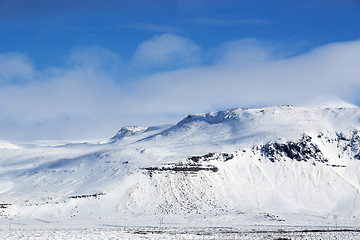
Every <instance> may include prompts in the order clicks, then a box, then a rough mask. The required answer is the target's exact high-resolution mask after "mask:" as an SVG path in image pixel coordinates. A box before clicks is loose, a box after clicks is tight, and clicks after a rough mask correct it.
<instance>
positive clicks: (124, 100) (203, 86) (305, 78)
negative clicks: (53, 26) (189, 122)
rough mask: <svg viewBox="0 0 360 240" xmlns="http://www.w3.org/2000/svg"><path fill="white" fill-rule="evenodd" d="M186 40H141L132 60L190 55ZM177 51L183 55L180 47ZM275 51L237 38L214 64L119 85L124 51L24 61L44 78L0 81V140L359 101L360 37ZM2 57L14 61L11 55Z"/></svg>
mask: <svg viewBox="0 0 360 240" xmlns="http://www.w3.org/2000/svg"><path fill="white" fill-rule="evenodd" d="M162 38H164V39H165V40H166V41H165V40H164V39H162ZM184 39H185V38H183V37H180V36H173V35H170V36H169V35H158V36H155V37H154V38H153V39H150V40H149V41H145V42H144V43H142V44H140V45H139V48H138V50H137V53H134V58H136V56H137V54H139V53H138V51H140V50H139V49H142V47H141V46H145V47H144V48H145V50H146V51H148V50H149V51H150V50H151V49H152V48H153V47H151V46H152V45H151V44H154V49H155V50H156V51H155V50H154V52H155V53H154V54H153V53H152V52H151V51H150V52H149V53H148V54H149V56H150V57H149V58H148V59H145V60H144V59H143V61H144V62H143V63H144V64H151V59H154V60H153V61H154V62H156V64H160V65H161V64H163V63H164V64H166V63H167V61H168V60H169V59H170V61H172V58H171V57H169V56H172V51H169V50H166V51H165V55H161V54H160V56H156V54H158V53H157V52H158V51H161V47H163V48H164V49H167V47H166V44H169V46H173V45H175V46H178V45H177V44H179V41H180V43H181V44H180V46H183V45H182V44H184V41H185V42H187V43H188V44H189V46H190V48H189V47H186V46H188V45H187V44H185V50H182V51H188V53H187V54H185V57H184V56H183V55H180V56H181V57H180V58H179V59H180V60H184V59H185V60H186V59H187V58H188V56H193V55H192V54H193V53H194V52H195V53H196V52H197V51H198V48H199V46H197V45H196V44H195V43H193V42H192V41H191V40H189V39H185V40H184ZM163 41H165V43H164V42H163ZM145 43H146V44H145ZM147 44H150V45H147ZM192 48H194V49H195V50H194V51H189V49H192ZM170 49H173V48H172V47H170ZM175 49H177V50H176V51H175V53H176V54H178V49H182V48H181V47H180V48H175ZM145 50H141V51H144V52H143V53H146V51H145ZM244 51H245V52H244ZM278 51H279V49H278V46H276V47H274V48H273V47H271V46H269V44H262V42H261V41H258V40H256V39H245V40H238V41H233V42H230V43H224V44H222V45H221V46H219V52H223V55H213V57H214V58H219V59H222V60H219V61H216V60H215V59H214V60H213V63H212V64H211V65H199V64H198V62H197V61H198V60H197V61H195V62H191V61H192V60H191V59H190V60H191V61H190V62H188V65H187V66H182V67H179V66H177V67H175V68H174V69H173V70H171V71H168V70H161V69H160V70H159V69H158V70H157V72H153V73H152V74H149V75H147V76H146V77H141V78H138V79H133V80H132V81H131V82H118V81H117V78H119V77H121V73H119V74H112V73H111V70H109V69H108V68H107V64H104V63H110V62H112V61H113V60H114V59H115V60H116V59H121V57H120V56H118V55H117V54H116V53H114V52H112V51H111V50H109V49H104V48H100V47H90V48H80V49H76V50H75V51H74V52H72V53H71V54H70V55H69V58H70V59H71V61H70V62H69V66H68V67H66V68H58V67H57V68H56V67H55V68H49V69H46V70H45V71H41V72H36V71H34V70H33V69H32V67H31V66H32V65H31V64H29V65H27V66H28V69H30V71H29V75H28V74H26V75H24V76H23V77H24V78H28V77H29V76H31V74H33V72H35V73H34V74H35V75H33V76H41V78H42V80H41V81H35V79H33V81H25V82H24V83H23V84H6V85H1V86H0V102H1V103H2V104H0V126H1V127H0V138H3V139H35V138H87V137H104V138H105V137H111V135H112V134H114V133H115V132H116V130H117V129H118V128H120V127H121V126H122V125H128V124H140V125H151V124H160V123H168V122H174V123H175V122H176V121H178V120H180V119H181V117H182V116H183V115H185V114H187V113H194V112H204V111H208V110H214V109H219V108H227V107H234V106H242V107H251V106H263V105H274V104H294V105H301V104H304V103H308V102H311V101H313V99H316V98H319V97H321V96H325V97H326V96H336V97H339V98H342V99H345V100H348V101H353V102H354V101H355V100H357V101H359V100H360V99H358V96H359V93H360V77H359V76H360V70H359V67H358V66H360V56H359V54H358V52H360V40H357V41H352V42H341V43H333V44H329V45H325V46H322V47H319V48H316V49H314V50H313V51H310V52H307V53H304V54H302V55H299V56H295V57H291V58H289V57H279V55H278V54H277V52H278ZM168 53H171V54H169V55H168ZM176 54H175V55H176ZM140 55H141V54H140ZM1 56H7V57H3V58H4V59H7V58H8V59H11V55H7V54H5V55H1ZM141 56H143V55H141ZM194 56H197V57H198V55H197V54H195V55H194ZM254 56H255V57H254ZM157 57H158V58H157ZM4 59H3V60H2V61H7V60H4ZM20 59H21V58H20ZM175 59H178V58H175ZM247 59H250V60H249V61H247ZM185 60H184V61H185ZM20 62H21V61H20ZM120 64H122V65H126V62H125V61H122V62H120ZM173 64H175V65H176V61H175V63H173ZM133 66H134V67H135V65H133ZM156 66H157V65H156ZM138 67H140V65H139V66H138ZM125 68H126V67H125ZM2 74H4V73H2ZM11 74H12V73H11ZM11 74H10V75H11Z"/></svg>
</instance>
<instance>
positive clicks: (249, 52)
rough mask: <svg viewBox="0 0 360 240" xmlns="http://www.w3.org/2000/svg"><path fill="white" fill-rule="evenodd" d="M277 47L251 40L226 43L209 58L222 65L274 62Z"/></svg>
mask: <svg viewBox="0 0 360 240" xmlns="http://www.w3.org/2000/svg"><path fill="white" fill-rule="evenodd" d="M277 48H278V47H277V46H274V45H271V44H265V43H263V42H260V41H258V40H256V39H253V38H246V39H241V40H237V41H231V42H226V43H223V44H222V45H220V46H219V47H217V48H216V49H215V50H213V51H212V53H211V54H210V55H211V58H212V59H214V61H215V63H217V64H223V65H239V64H241V65H248V64H254V63H258V62H263V61H268V60H274V59H276V58H278V56H276V50H277Z"/></svg>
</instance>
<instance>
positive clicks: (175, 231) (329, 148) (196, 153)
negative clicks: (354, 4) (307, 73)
mask: <svg viewBox="0 0 360 240" xmlns="http://www.w3.org/2000/svg"><path fill="white" fill-rule="evenodd" d="M359 190H360V109H359V108H357V107H345V108H320V107H312V108H303V107H292V106H276V107H266V108H256V109H243V108H235V109H229V110H226V111H219V112H211V113H206V114H194V115H188V116H187V117H185V118H184V119H183V120H182V121H180V122H179V123H177V124H175V125H162V126H153V127H140V126H129V127H123V128H121V130H120V131H119V132H118V133H117V134H116V135H115V136H114V137H113V138H111V139H110V140H108V141H99V142H94V141H93V142H91V141H87V142H86V141H84V142H65V143H64V142H55V141H48V142H44V141H42V142H32V143H21V142H12V143H10V142H8V141H0V236H1V237H3V238H5V239H11V238H13V239H32V238H34V239H36V238H37V237H36V236H40V237H41V238H47V239H69V238H77V239H78V238H80V239H89V238H94V239H106V238H108V239H111V238H125V239H126V238H129V239H130V238H131V239H136V238H137V239H161V238H163V239H168V238H172V239H189V238H190V239H217V238H221V239H226V238H228V239H277V238H278V239H319V238H325V239H355V238H359V232H358V229H359V227H360V195H359ZM279 229H280V230H279Z"/></svg>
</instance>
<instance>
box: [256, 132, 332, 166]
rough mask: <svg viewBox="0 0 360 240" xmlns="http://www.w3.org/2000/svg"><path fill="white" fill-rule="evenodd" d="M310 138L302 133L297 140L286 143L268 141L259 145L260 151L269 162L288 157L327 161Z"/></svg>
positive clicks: (300, 159)
mask: <svg viewBox="0 0 360 240" xmlns="http://www.w3.org/2000/svg"><path fill="white" fill-rule="evenodd" d="M311 140H312V138H311V137H310V136H307V135H303V137H302V138H301V139H299V140H298V141H297V142H293V141H289V142H286V143H278V142H270V143H267V144H265V145H263V146H262V147H261V150H260V151H261V153H262V155H263V156H265V157H266V158H268V159H269V160H270V161H271V162H275V160H276V161H279V160H280V159H284V157H288V158H290V159H291V160H296V161H305V162H306V161H308V160H310V159H314V160H315V161H319V162H327V161H328V160H327V159H326V158H324V156H323V154H322V152H321V151H320V149H319V147H318V146H317V145H316V144H315V143H313V142H312V141H311Z"/></svg>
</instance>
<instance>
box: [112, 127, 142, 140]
mask: <svg viewBox="0 0 360 240" xmlns="http://www.w3.org/2000/svg"><path fill="white" fill-rule="evenodd" d="M146 129H147V127H142V126H124V127H122V128H121V129H120V130H119V132H118V133H117V134H116V135H115V136H114V137H113V138H112V139H113V140H117V139H121V138H124V137H129V136H133V135H137V134H140V133H143V132H145V131H146Z"/></svg>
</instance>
